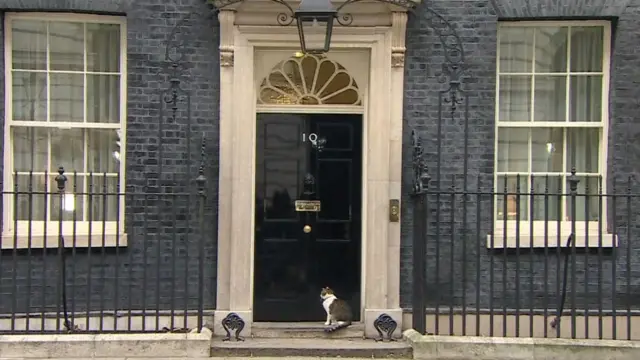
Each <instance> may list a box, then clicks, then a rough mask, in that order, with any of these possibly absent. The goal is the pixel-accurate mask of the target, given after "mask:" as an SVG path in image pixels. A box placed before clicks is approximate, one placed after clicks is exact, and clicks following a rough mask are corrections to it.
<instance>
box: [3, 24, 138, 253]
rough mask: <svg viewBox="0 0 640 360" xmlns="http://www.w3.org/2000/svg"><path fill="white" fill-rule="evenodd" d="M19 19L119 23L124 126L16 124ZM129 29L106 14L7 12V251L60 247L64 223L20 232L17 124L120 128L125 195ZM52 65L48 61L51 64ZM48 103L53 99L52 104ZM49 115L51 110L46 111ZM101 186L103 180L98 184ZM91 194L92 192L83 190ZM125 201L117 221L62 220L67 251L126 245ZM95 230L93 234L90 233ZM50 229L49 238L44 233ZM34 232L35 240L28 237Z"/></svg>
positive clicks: (34, 224)
mask: <svg viewBox="0 0 640 360" xmlns="http://www.w3.org/2000/svg"><path fill="white" fill-rule="evenodd" d="M14 20H41V21H66V22H81V23H100V24H118V25H119V26H120V47H121V51H120V72H121V74H120V123H119V124H114V123H90V124H87V123H75V122H56V123H51V122H35V121H13V120H12V116H13V106H12V105H13V104H12V101H13V96H12V95H13V94H12V81H13V79H12V70H13V61H12V26H11V22H12V21H14ZM126 26H127V24H126V18H124V17H119V16H107V15H89V14H71V13H68V14H65V13H6V14H5V22H4V29H5V33H4V44H5V47H4V59H5V98H4V102H5V123H4V154H3V155H4V160H3V162H4V173H3V183H4V189H3V191H5V196H4V201H3V208H4V211H3V216H2V220H3V230H2V241H1V248H2V249H13V248H14V247H15V248H22V249H24V248H28V247H30V248H45V247H47V248H55V247H58V241H59V231H60V221H55V220H49V221H46V229H45V221H31V222H29V221H18V222H17V227H16V226H15V225H16V222H15V221H14V214H13V195H11V192H12V191H14V189H13V180H14V179H13V157H12V156H11V154H12V152H13V141H12V136H11V127H12V125H16V126H20V125H28V126H34V125H35V124H37V125H38V126H41V127H48V128H53V129H56V128H57V129H70V128H71V129H73V128H81V129H87V128H96V129H105V130H108V129H114V130H116V129H119V130H120V133H121V137H120V149H121V151H120V171H119V172H120V174H119V181H120V189H121V190H120V191H121V193H122V192H124V188H125V187H124V184H125V169H126V123H127V101H126V100H127V27H126ZM47 61H49V60H48V59H47ZM48 101H49V100H48ZM47 111H48V110H47ZM65 175H66V176H67V178H72V177H73V173H71V172H67V173H65ZM98 182H99V184H98V186H101V181H100V180H98ZM84 191H85V192H86V191H88V189H84ZM124 219H125V197H124V196H121V197H120V200H119V220H118V221H105V222H104V226H103V221H91V222H90V221H87V220H83V221H80V220H78V221H75V224H74V221H62V235H63V237H64V246H65V247H73V246H75V247H80V248H81V247H103V246H106V247H113V246H119V247H122V246H126V245H127V234H125V233H124V228H125V223H124ZM89 227H91V233H89ZM45 230H46V233H45ZM29 231H31V236H29Z"/></svg>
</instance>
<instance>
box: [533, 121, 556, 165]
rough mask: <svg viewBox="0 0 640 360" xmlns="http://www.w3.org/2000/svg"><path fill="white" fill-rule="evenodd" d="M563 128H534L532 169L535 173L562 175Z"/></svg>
mask: <svg viewBox="0 0 640 360" xmlns="http://www.w3.org/2000/svg"><path fill="white" fill-rule="evenodd" d="M563 152H564V151H563V130H562V128H534V129H532V133H531V168H532V171H533V172H557V173H562V154H563Z"/></svg>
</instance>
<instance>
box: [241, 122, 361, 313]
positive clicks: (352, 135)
mask: <svg viewBox="0 0 640 360" xmlns="http://www.w3.org/2000/svg"><path fill="white" fill-rule="evenodd" d="M361 119H362V117H361V116H360V115H336V114H330V115H325V114H258V116H257V139H256V140H257V149H256V214H255V216H256V221H255V225H256V228H255V231H256V232H255V241H256V244H255V251H256V252H255V268H254V321H324V319H325V314H324V310H323V309H322V305H321V301H320V297H319V293H320V289H321V288H322V287H323V286H330V287H332V288H334V289H335V290H336V292H337V294H338V296H340V297H341V298H344V299H346V300H348V301H349V302H350V303H351V306H352V307H353V310H354V316H356V320H358V319H359V315H360V314H359V309H360V259H361V256H360V249H361V239H360V238H361V200H362V195H361V192H362V189H361V188H362V186H361V173H362V121H361ZM312 133H313V134H316V135H317V139H316V141H315V144H316V146H314V145H313V143H312V142H311V141H309V135H310V134H312ZM311 139H312V140H313V139H314V138H313V137H312V138H311ZM322 140H324V143H323V142H322ZM296 200H319V201H320V204H321V208H320V211H319V212H301V211H296V208H295V201H296ZM305 225H306V226H309V228H308V230H309V231H308V232H305V231H304V228H305Z"/></svg>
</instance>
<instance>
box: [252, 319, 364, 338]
mask: <svg viewBox="0 0 640 360" xmlns="http://www.w3.org/2000/svg"><path fill="white" fill-rule="evenodd" d="M324 328H325V325H324V324H322V323H319V322H296V323H276V322H259V323H253V324H252V329H251V332H252V335H253V337H254V338H313V339H317V338H326V339H345V338H359V339H362V338H363V337H364V324H363V323H353V324H351V326H349V327H346V328H344V329H340V330H338V331H336V332H332V333H325V332H324Z"/></svg>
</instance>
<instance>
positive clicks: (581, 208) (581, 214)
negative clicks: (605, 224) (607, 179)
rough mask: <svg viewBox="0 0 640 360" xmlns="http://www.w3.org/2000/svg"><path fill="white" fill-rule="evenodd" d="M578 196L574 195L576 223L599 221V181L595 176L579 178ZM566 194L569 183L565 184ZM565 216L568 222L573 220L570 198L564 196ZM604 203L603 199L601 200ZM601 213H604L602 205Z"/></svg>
mask: <svg viewBox="0 0 640 360" xmlns="http://www.w3.org/2000/svg"><path fill="white" fill-rule="evenodd" d="M579 179H580V182H579V183H578V194H577V195H576V199H575V201H576V221H597V220H598V219H599V211H600V207H599V206H600V205H599V199H598V192H599V190H598V186H599V183H600V179H599V177H597V176H589V177H584V176H580V177H579ZM567 192H569V183H567ZM565 201H566V204H567V216H566V219H567V220H568V221H570V220H571V219H572V218H573V212H572V211H573V210H572V209H573V207H572V205H573V201H572V198H571V196H566V199H565ZM603 203H604V199H603ZM602 211H603V212H604V205H603V209H602Z"/></svg>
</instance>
